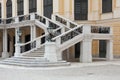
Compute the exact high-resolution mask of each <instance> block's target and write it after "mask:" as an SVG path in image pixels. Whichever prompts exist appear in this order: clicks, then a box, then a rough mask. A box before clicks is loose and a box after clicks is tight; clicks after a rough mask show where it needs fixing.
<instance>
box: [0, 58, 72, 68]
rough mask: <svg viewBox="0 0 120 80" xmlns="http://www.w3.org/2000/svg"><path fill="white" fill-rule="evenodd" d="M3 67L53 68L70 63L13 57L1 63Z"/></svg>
mask: <svg viewBox="0 0 120 80" xmlns="http://www.w3.org/2000/svg"><path fill="white" fill-rule="evenodd" d="M0 64H2V65H12V66H23V67H52V66H68V65H70V63H68V62H66V61H59V62H49V61H48V60H47V59H46V58H44V57H41V58H32V57H31V58H29V57H12V58H8V59H5V60H2V61H0Z"/></svg>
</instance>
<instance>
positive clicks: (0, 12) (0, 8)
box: [0, 3, 2, 18]
mask: <svg viewBox="0 0 120 80" xmlns="http://www.w3.org/2000/svg"><path fill="white" fill-rule="evenodd" d="M1 10H2V7H1V3H0V18H1V14H2V11H1Z"/></svg>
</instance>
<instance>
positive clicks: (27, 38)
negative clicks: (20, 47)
mask: <svg viewBox="0 0 120 80" xmlns="http://www.w3.org/2000/svg"><path fill="white" fill-rule="evenodd" d="M29 41H30V34H28V35H26V36H25V43H26V42H29ZM30 49H31V47H30V44H27V45H25V51H28V50H30Z"/></svg>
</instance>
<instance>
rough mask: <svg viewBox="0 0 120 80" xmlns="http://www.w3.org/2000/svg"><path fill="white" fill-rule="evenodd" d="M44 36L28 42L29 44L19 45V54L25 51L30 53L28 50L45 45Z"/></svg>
mask: <svg viewBox="0 0 120 80" xmlns="http://www.w3.org/2000/svg"><path fill="white" fill-rule="evenodd" d="M46 36H47V35H43V36H41V37H38V38H36V39H34V40H33V41H29V42H27V43H24V44H23V43H21V44H20V53H25V52H27V51H30V50H33V49H36V48H39V47H41V46H43V45H44V43H45V37H46Z"/></svg>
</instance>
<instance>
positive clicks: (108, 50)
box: [106, 40, 113, 60]
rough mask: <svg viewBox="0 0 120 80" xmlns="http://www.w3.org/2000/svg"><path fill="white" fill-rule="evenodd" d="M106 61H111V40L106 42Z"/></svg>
mask: <svg viewBox="0 0 120 80" xmlns="http://www.w3.org/2000/svg"><path fill="white" fill-rule="evenodd" d="M106 58H107V60H113V40H108V41H107V54H106Z"/></svg>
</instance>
